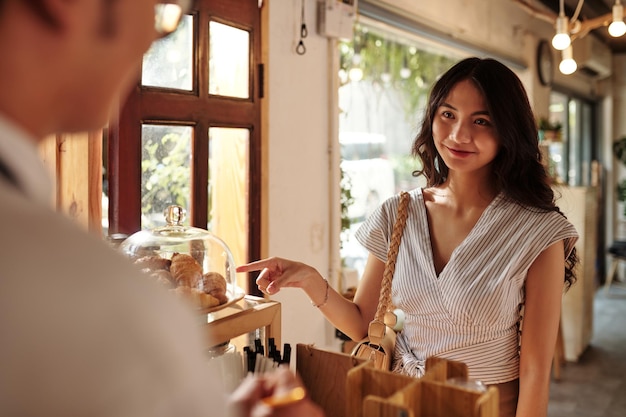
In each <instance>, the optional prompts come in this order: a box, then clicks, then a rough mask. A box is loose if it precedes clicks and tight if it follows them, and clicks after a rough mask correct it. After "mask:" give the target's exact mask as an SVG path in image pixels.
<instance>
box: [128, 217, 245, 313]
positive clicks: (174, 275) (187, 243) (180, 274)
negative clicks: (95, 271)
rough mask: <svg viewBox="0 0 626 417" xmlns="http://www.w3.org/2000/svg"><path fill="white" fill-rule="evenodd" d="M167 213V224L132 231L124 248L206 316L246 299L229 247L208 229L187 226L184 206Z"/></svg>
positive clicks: (142, 268) (156, 277)
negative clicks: (238, 280) (184, 223)
mask: <svg viewBox="0 0 626 417" xmlns="http://www.w3.org/2000/svg"><path fill="white" fill-rule="evenodd" d="M164 215H165V222H166V225H165V226H163V227H157V228H155V229H152V230H142V231H139V232H137V233H134V234H133V235H131V236H129V237H128V238H127V239H125V240H124V241H123V242H122V243H121V244H120V247H119V248H120V250H121V251H122V252H123V253H124V254H126V255H127V256H128V257H130V258H131V260H133V262H134V263H135V264H137V265H138V266H139V267H140V268H141V270H142V272H144V273H145V274H146V275H148V276H149V277H151V278H153V279H155V280H156V281H157V282H159V283H160V284H162V285H164V286H166V287H167V288H168V289H170V290H171V291H173V292H175V293H176V294H177V295H178V296H180V297H182V298H184V299H186V300H188V301H189V302H190V303H192V305H194V306H195V307H196V308H197V309H198V310H199V311H201V312H203V313H204V312H211V311H215V310H219V309H221V308H224V307H226V306H227V305H230V304H232V303H234V302H236V301H238V300H240V299H242V298H243V296H244V293H243V291H242V290H241V289H240V288H238V286H237V280H236V275H235V262H234V260H233V255H232V252H231V251H230V249H229V248H228V245H226V243H225V242H224V241H223V240H222V239H220V238H219V237H217V236H215V235H214V234H212V233H211V232H209V231H208V230H204V229H200V228H198V227H191V226H185V225H183V222H184V220H185V216H186V211H185V209H184V208H183V207H181V206H176V205H173V206H169V207H167V208H166V209H165V212H164Z"/></svg>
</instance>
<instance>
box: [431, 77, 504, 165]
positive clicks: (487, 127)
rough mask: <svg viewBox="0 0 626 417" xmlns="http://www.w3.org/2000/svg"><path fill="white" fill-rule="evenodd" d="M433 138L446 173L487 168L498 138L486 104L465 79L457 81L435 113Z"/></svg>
mask: <svg viewBox="0 0 626 417" xmlns="http://www.w3.org/2000/svg"><path fill="white" fill-rule="evenodd" d="M432 130H433V140H434V142H435V147H436V148H437V151H438V152H439V155H440V156H441V157H442V158H443V161H444V162H445V164H446V165H447V166H448V168H449V170H450V173H468V174H469V173H478V172H480V171H488V170H489V169H490V168H489V167H490V163H491V162H492V161H493V160H494V158H495V157H496V155H497V153H498V149H499V140H498V137H497V135H496V131H495V126H494V125H493V124H492V122H491V116H490V115H489V112H488V111H487V104H486V103H485V99H484V98H483V96H482V94H481V93H480V91H479V90H478V88H476V86H475V85H474V84H473V83H472V82H471V81H469V80H463V81H460V82H458V83H457V84H456V85H455V86H454V87H452V89H451V90H450V93H449V94H448V96H447V97H446V98H445V100H444V101H443V103H442V104H441V105H440V106H439V108H438V109H437V110H436V112H435V117H434V119H433V129H432Z"/></svg>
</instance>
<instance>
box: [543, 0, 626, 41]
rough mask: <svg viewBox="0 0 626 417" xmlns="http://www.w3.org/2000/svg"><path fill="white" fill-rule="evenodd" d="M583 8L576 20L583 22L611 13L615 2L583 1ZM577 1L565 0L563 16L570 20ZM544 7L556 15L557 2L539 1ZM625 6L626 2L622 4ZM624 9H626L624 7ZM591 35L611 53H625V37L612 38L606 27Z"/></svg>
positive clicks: (557, 10) (606, 0)
mask: <svg viewBox="0 0 626 417" xmlns="http://www.w3.org/2000/svg"><path fill="white" fill-rule="evenodd" d="M583 1H584V3H583V6H582V8H581V10H580V14H579V16H578V20H580V21H585V20H587V19H593V18H595V17H599V16H602V15H605V14H607V13H611V10H612V7H613V4H615V0H583ZM578 2H579V0H565V3H564V4H565V14H566V15H567V16H568V17H569V18H570V19H571V18H572V16H573V15H574V12H575V11H576V7H577V6H578ZM539 3H542V4H543V5H544V6H546V7H548V8H549V9H551V10H553V11H554V12H555V13H557V14H558V12H559V0H539ZM622 4H625V5H626V2H622ZM625 8H626V7H625ZM591 34H593V35H594V36H597V37H598V39H600V40H601V41H602V42H603V43H605V44H606V45H608V47H609V48H610V49H611V51H612V52H613V53H626V35H624V36H622V37H620V38H614V37H612V36H611V35H609V33H608V31H607V28H606V27H600V28H598V29H594V30H593V31H591Z"/></svg>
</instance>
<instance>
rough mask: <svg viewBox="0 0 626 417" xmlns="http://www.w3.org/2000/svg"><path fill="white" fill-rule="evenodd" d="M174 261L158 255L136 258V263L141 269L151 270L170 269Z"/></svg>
mask: <svg viewBox="0 0 626 417" xmlns="http://www.w3.org/2000/svg"><path fill="white" fill-rule="evenodd" d="M171 263H172V261H170V260H169V259H165V258H161V257H160V256H158V255H152V256H144V257H141V258H139V259H137V260H135V265H138V266H139V267H140V268H141V269H149V270H151V271H158V270H165V271H169V269H170V265H171Z"/></svg>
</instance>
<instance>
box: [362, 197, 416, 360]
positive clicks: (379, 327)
mask: <svg viewBox="0 0 626 417" xmlns="http://www.w3.org/2000/svg"><path fill="white" fill-rule="evenodd" d="M408 205H409V194H408V193H407V192H404V191H403V192H401V194H400V204H399V205H398V216H397V218H396V221H395V223H394V225H393V230H392V232H391V242H390V244H389V250H388V251H387V262H386V263H385V270H384V272H383V280H382V282H381V284H380V297H379V299H378V307H377V308H376V315H375V316H374V320H372V321H371V322H370V324H369V327H368V330H367V337H366V338H365V339H363V340H361V341H360V342H359V343H357V345H356V346H355V347H354V349H353V350H352V354H351V355H352V356H354V357H357V358H360V359H366V360H370V361H372V362H373V364H374V367H375V368H376V369H384V370H389V369H391V362H392V358H393V351H394V349H395V346H396V330H400V329H401V327H400V328H399V327H398V326H397V324H398V320H397V317H396V315H395V314H394V312H393V311H392V307H393V306H392V303H391V280H392V279H393V274H394V272H395V269H396V258H397V257H398V248H399V247H400V241H401V240H402V233H403V232H404V226H405V224H406V219H407V217H408Z"/></svg>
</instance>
